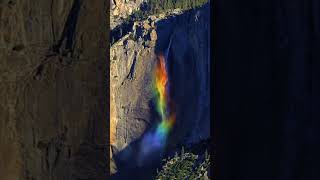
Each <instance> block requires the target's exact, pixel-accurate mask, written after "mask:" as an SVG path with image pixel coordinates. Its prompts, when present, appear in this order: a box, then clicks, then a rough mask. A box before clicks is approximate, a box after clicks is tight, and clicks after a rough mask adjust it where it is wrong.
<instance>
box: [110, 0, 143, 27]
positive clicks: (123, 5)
mask: <svg viewBox="0 0 320 180" xmlns="http://www.w3.org/2000/svg"><path fill="white" fill-rule="evenodd" d="M144 1H145V0H134V1H132V0H110V28H111V29H113V28H114V27H116V26H117V25H119V24H121V23H122V20H121V19H122V18H126V17H127V16H129V15H130V14H132V13H133V12H134V11H135V10H138V9H139V8H140V5H141V4H142V3H143V2H144Z"/></svg>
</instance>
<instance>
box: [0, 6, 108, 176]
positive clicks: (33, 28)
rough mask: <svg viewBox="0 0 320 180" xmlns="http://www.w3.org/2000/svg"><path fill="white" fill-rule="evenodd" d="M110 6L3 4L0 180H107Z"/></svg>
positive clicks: (0, 14)
mask: <svg viewBox="0 0 320 180" xmlns="http://www.w3.org/2000/svg"><path fill="white" fill-rule="evenodd" d="M108 5H109V4H108V3H107V2H106V1H100V0H90V1H87V0H72V1H67V0H25V1H18V0H17V1H16V0H14V1H11V0H10V1H0V23H1V25H0V59H1V61H0V82H1V84H0V96H1V101H0V138H1V139H0V159H1V162H0V176H1V179H4V180H12V179H21V180H22V179H23V180H25V179H33V180H35V179H52V180H54V179H56V180H61V179H90V178H93V179H103V178H104V179H105V177H106V174H105V173H106V166H107V164H106V159H105V155H104V154H105V152H106V151H105V148H104V147H105V145H106V136H107V134H106V132H107V128H106V126H105V124H106V123H105V122H106V112H107V109H106V107H107V106H106V103H107V93H108V92H107V87H106V86H105V85H106V84H107V83H108V82H107V79H108V78H106V64H108V63H106V56H105V51H106V49H107V33H106V29H105V25H104V24H105V22H106V18H107V17H106V16H105V14H104V13H105V12H106V10H107V6H108Z"/></svg>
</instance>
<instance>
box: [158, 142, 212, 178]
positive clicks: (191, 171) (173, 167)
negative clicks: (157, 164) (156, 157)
mask: <svg viewBox="0 0 320 180" xmlns="http://www.w3.org/2000/svg"><path fill="white" fill-rule="evenodd" d="M203 156H204V157H203ZM164 161H165V164H164V166H163V167H162V170H161V171H160V172H158V173H157V177H156V179H160V180H165V179H168V180H169V179H170V180H171V179H205V178H208V177H206V176H207V171H208V169H209V166H210V155H208V153H207V152H206V153H205V155H201V157H200V156H198V155H195V154H193V153H188V152H187V153H185V152H184V148H182V150H181V155H180V156H178V155H175V156H174V157H173V158H172V159H170V158H169V159H164Z"/></svg>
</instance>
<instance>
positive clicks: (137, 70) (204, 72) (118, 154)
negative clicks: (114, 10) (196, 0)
mask: <svg viewBox="0 0 320 180" xmlns="http://www.w3.org/2000/svg"><path fill="white" fill-rule="evenodd" d="M209 34H210V12H209V5H208V4H207V5H205V6H203V7H201V8H198V9H194V10H190V11H186V12H184V13H182V14H180V15H177V14H176V15H170V16H167V15H159V16H151V17H149V19H148V20H145V21H143V22H136V23H134V25H133V28H132V31H131V32H129V33H128V34H127V35H125V36H124V37H122V38H121V39H120V40H119V41H118V42H116V43H115V44H113V45H112V47H111V51H110V53H111V54H110V56H111V65H110V85H111V89H110V91H111V93H110V109H111V111H110V118H111V124H110V136H111V145H112V148H111V152H112V155H113V157H115V159H116V160H115V161H122V162H124V165H125V166H126V164H127V165H128V164H131V165H130V166H134V164H135V163H136V161H137V155H136V154H135V153H136V152H137V151H139V148H138V146H137V148H136V147H135V145H134V144H139V140H140V139H141V138H142V137H143V134H144V133H145V132H147V131H148V130H149V128H151V127H154V126H155V125H156V120H155V109H154V107H153V106H154V104H153V102H152V98H153V97H152V93H151V79H152V76H153V68H154V64H155V62H156V55H157V54H158V53H159V52H164V50H165V49H168V46H169V41H170V39H171V45H170V48H169V56H168V67H169V71H170V72H169V74H170V75H169V76H170V77H169V79H170V81H171V82H170V83H171V86H172V88H173V94H172V98H173V99H174V101H175V104H176V110H177V122H176V124H175V126H174V129H173V131H172V133H171V135H170V137H169V141H168V145H169V147H172V146H176V145H178V144H188V143H193V142H198V141H200V140H201V139H206V138H209V136H210V109H209V108H210V104H209V103H210V79H209V77H210V56H209V53H210V44H209V42H210V40H209V39H210V37H209ZM124 152H125V153H124ZM122 162H121V163H120V162H118V164H122ZM116 164H117V162H116Z"/></svg>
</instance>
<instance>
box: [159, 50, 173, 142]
mask: <svg viewBox="0 0 320 180" xmlns="http://www.w3.org/2000/svg"><path fill="white" fill-rule="evenodd" d="M157 60H158V61H157V65H156V68H155V71H154V77H153V93H154V96H155V98H156V110H157V112H158V113H159V115H160V118H161V122H160V124H159V125H158V126H157V129H156V133H155V134H156V140H159V141H165V139H166V137H167V136H168V134H169V132H170V130H171V129H172V127H173V125H174V123H175V120H176V115H175V112H174V109H173V103H172V101H171V99H170V96H169V80H168V71H167V68H166V63H165V57H164V56H163V54H162V53H161V54H159V55H158V59H157ZM170 105H171V106H170Z"/></svg>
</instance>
